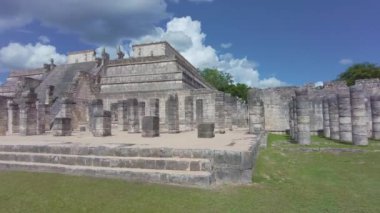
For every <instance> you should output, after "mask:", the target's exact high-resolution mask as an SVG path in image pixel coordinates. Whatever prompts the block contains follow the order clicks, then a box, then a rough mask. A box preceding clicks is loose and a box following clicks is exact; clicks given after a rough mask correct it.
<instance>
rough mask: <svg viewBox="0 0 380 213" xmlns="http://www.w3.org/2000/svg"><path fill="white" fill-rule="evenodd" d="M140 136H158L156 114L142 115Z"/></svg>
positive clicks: (158, 122)
mask: <svg viewBox="0 0 380 213" xmlns="http://www.w3.org/2000/svg"><path fill="white" fill-rule="evenodd" d="M142 136H143V137H149V138H152V137H158V136H160V120H159V119H158V117H156V116H144V117H143V120H142Z"/></svg>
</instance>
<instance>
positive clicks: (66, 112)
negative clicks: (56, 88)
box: [56, 98, 75, 124]
mask: <svg viewBox="0 0 380 213" xmlns="http://www.w3.org/2000/svg"><path fill="white" fill-rule="evenodd" d="M74 104H75V102H74V101H73V100H71V99H70V98H63V99H62V106H61V110H60V111H59V114H58V116H56V117H58V118H71V124H72V122H73V121H72V117H73V105H74Z"/></svg>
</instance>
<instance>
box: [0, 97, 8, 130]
mask: <svg viewBox="0 0 380 213" xmlns="http://www.w3.org/2000/svg"><path fill="white" fill-rule="evenodd" d="M7 102H8V100H7V98H6V97H3V96H0V136H5V135H6V134H7V130H8V109H7Z"/></svg>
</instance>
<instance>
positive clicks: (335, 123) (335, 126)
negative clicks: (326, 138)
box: [328, 94, 340, 140]
mask: <svg viewBox="0 0 380 213" xmlns="http://www.w3.org/2000/svg"><path fill="white" fill-rule="evenodd" d="M328 102H329V118H330V137H331V139H333V140H339V139H340V135H339V111H338V110H339V109H338V97H337V95H336V94H332V95H329V97H328Z"/></svg>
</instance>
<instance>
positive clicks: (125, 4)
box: [0, 0, 380, 87]
mask: <svg viewBox="0 0 380 213" xmlns="http://www.w3.org/2000/svg"><path fill="white" fill-rule="evenodd" d="M2 2H3V3H2V4H3V6H2V7H1V8H0V81H4V78H5V76H6V75H7V71H8V70H9V69H25V68H32V67H37V66H40V65H39V64H42V63H43V62H44V61H46V62H47V60H48V59H49V58H50V57H53V58H55V59H56V61H57V63H64V60H65V56H64V55H65V54H66V53H67V52H69V51H76V50H81V49H98V50H99V47H101V46H105V47H106V48H107V50H109V51H110V52H111V53H112V52H113V51H114V48H115V47H116V46H117V45H122V47H123V48H124V49H125V50H127V51H129V48H130V45H131V43H141V42H151V41H158V40H168V41H169V42H170V43H172V44H173V46H175V47H176V48H177V49H179V50H180V52H181V53H182V54H184V56H185V57H186V58H187V59H188V60H190V61H191V62H192V63H193V64H194V65H195V66H197V67H200V68H204V67H216V68H219V69H221V70H223V71H225V72H230V73H231V74H232V75H233V76H234V78H235V80H236V81H238V82H243V83H247V84H250V85H251V86H258V87H267V86H281V85H302V84H305V83H309V82H317V81H328V80H333V79H335V78H336V77H337V75H338V74H339V73H340V72H342V71H344V70H345V69H346V68H347V67H348V66H350V65H351V64H352V63H358V62H364V61H368V62H372V63H380V52H379V49H380V42H379V41H380V24H379V21H380V12H379V11H380V1H376V0H361V1H359V0H330V1H327V0H320V1H311V0H288V1H282V0H252V1H247V0H235V1H230V0H213V1H212V0H140V1H138V0H113V1H110V3H108V4H107V5H105V4H106V3H97V2H96V3H95V2H93V1H90V0H83V1H63V0H57V1H46V0H35V1H33V3H34V4H31V3H28V1H27V0H2ZM89 3H92V4H91V6H88V5H89ZM41 8H42V9H41ZM111 55H112V54H111ZM36 58H37V59H36Z"/></svg>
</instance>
